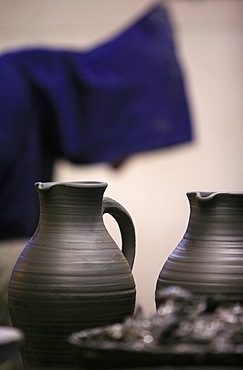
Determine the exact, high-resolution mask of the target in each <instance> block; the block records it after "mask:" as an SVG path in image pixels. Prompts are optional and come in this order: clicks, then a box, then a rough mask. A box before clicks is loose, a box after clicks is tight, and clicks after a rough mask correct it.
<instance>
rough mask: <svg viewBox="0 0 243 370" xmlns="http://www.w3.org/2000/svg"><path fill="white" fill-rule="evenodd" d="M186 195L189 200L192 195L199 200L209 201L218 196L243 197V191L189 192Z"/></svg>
mask: <svg viewBox="0 0 243 370" xmlns="http://www.w3.org/2000/svg"><path fill="white" fill-rule="evenodd" d="M186 195H187V197H188V198H189V197H190V196H192V195H195V197H196V199H197V200H200V201H208V200H210V199H213V198H214V197H215V196H218V195H221V196H231V195H232V196H234V195H242V196H243V191H188V192H187V193H186Z"/></svg>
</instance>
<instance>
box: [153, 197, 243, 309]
mask: <svg viewBox="0 0 243 370" xmlns="http://www.w3.org/2000/svg"><path fill="white" fill-rule="evenodd" d="M187 196H188V199H189V203H190V217H189V222H188V227H187V230H186V232H185V235H184V236H183V238H182V240H181V242H180V243H179V245H178V246H177V247H176V248H175V250H174V251H173V253H172V254H171V255H170V256H169V258H168V259H167V261H166V263H165V264H164V266H163V268H162V270H161V271H160V274H159V277H158V280H157V285H156V292H155V299H156V303H157V296H158V291H159V289H161V288H164V287H165V286H170V285H178V286H181V287H184V288H186V289H188V290H190V291H191V292H193V293H194V294H197V295H201V294H207V295H212V296H213V297H217V296H218V297H220V299H221V300H223V301H225V302H226V303H227V302H243V193H205V192H197V193H196V192H195V193H193V192H192V193H187Z"/></svg>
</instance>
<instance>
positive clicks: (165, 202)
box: [0, 0, 243, 314]
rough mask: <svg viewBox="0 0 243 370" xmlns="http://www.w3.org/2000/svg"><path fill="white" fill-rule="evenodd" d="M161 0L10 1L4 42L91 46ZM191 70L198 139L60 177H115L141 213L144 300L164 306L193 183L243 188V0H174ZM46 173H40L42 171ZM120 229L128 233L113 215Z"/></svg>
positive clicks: (62, 170)
mask: <svg viewBox="0 0 243 370" xmlns="http://www.w3.org/2000/svg"><path fill="white" fill-rule="evenodd" d="M152 3H154V1H151V0H147V1H146V0H144V1H142V0H123V1H120V0H96V1H95V0H72V1H70V0H41V1H39V0H18V1H16V0H0V9H1V12H0V51H1V52H4V51H6V50H8V49H12V48H16V47H18V48H19V47H25V46H27V45H29V46H33V45H34V46H36V45H51V46H64V47H71V48H75V47H90V46H93V45H95V44H97V43H99V42H102V41H103V40H106V38H107V37H110V36H111V35H112V34H113V33H115V32H118V31H119V30H120V29H122V28H123V27H126V25H127V24H128V23H129V22H130V21H133V19H134V17H135V16H137V15H139V14H142V13H143V11H144V9H146V7H147V5H149V4H152ZM167 5H168V8H169V9H170V10H171V15H172V17H173V19H174V28H175V35H176V40H177V45H178V54H179V56H180V60H181V64H182V66H183V68H184V71H185V76H186V80H187V86H188V94H189V97H190V104H191V111H192V115H193V120H194V129H195V134H196V139H195V141H194V142H193V143H192V144H189V145H184V146H181V147H176V148H173V149H168V150H161V151H157V152H154V153H150V154H142V155H136V156H134V157H132V158H130V159H129V161H128V162H127V163H125V165H124V166H123V167H122V168H121V169H120V170H118V171H115V170H112V169H110V168H109V167H108V166H106V165H98V166H92V167H83V166H72V165H70V164H69V163H66V162H65V163H58V164H57V167H56V176H55V177H56V179H57V180H67V181H69V180H84V179H86V180H87V179H88V180H89V179H96V180H104V181H107V182H108V184H109V186H108V189H107V191H106V195H107V196H110V197H113V198H115V199H116V200H118V201H119V202H121V203H122V204H123V205H124V206H125V207H126V208H127V210H128V211H129V212H130V214H131V215H132V218H133V220H134V224H135V227H136V234H137V254H136V261H135V266H134V270H133V271H134V276H135V279H136V284H137V292H138V294H137V297H138V298H137V303H138V304H141V305H142V307H143V308H144V310H145V313H146V314H151V313H152V312H154V289H155V283H156V279H157V276H158V273H159V271H160V269H161V267H162V265H163V263H164V262H165V260H166V258H167V256H168V255H169V254H170V253H171V251H172V250H173V249H174V248H175V246H176V245H177V243H178V242H179V240H180V239H181V237H182V236H183V233H184V231H185V228H186V225H187V220H188V211H189V210H188V203H187V199H186V196H185V193H186V192H187V191H194V190H208V191H211V190H212V191H243V165H242V158H243V145H242V139H243V120H242V118H243V104H242V103H243V101H242V96H243V68H242V67H243V65H242V61H243V47H242V43H243V27H242V26H243V18H242V17H243V1H241V0H224V1H221V0H201V1H200V0H195V1H190V0H188V1H186V0H177V1H173V0H170V1H167ZM37 180H38V179H37ZM105 220H106V223H107V225H108V227H109V228H110V230H111V232H112V233H113V236H114V238H115V239H116V240H117V241H118V242H119V233H118V231H117V227H116V225H115V223H114V222H113V221H112V220H110V217H109V216H107V217H106V218H105Z"/></svg>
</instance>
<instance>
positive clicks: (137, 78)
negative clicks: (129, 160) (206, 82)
mask: <svg viewBox="0 0 243 370" xmlns="http://www.w3.org/2000/svg"><path fill="white" fill-rule="evenodd" d="M191 126H192V125H191V119H190V114H189V108H188V101H187V96H186V92H185V86H184V81H183V75H182V71H181V68H180V65H179V63H178V60H177V56H176V50H175V45H174V42H173V34H172V27H171V23H170V20H169V17H168V13H167V11H166V9H164V8H163V7H161V6H155V7H153V8H152V9H151V10H150V11H149V12H147V13H146V14H145V15H144V16H143V17H141V18H140V19H138V20H137V21H135V22H134V24H132V25H131V26H130V27H129V28H127V29H126V30H125V31H124V32H122V33H120V34H119V35H116V36H115V37H114V38H113V39H111V40H109V41H107V42H105V43H103V44H101V45H99V46H97V47H95V48H93V49H91V50H88V51H74V50H56V49H48V48H39V49H32V48H30V49H25V50H15V51H12V52H8V53H5V54H3V55H1V57H0V205H1V212H0V239H4V238H9V237H26V236H31V235H32V233H33V231H34V229H35V227H36V224H37V221H38V214H39V205H38V199H37V194H36V191H35V188H34V186H33V185H34V183H35V182H36V181H50V180H51V178H52V170H53V164H54V162H55V160H56V159H58V158H66V159H68V160H70V161H72V162H76V163H79V164H91V163H97V162H106V163H110V164H113V165H114V166H115V165H116V163H119V162H120V161H122V160H123V159H124V158H126V157H128V156H129V155H132V154H133V153H137V152H143V151H147V150H152V149H158V148H162V147H167V146H170V145H175V144H179V143H183V142H188V141H190V140H191V139H192V127H191Z"/></svg>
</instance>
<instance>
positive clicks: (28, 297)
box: [8, 182, 136, 368]
mask: <svg viewBox="0 0 243 370" xmlns="http://www.w3.org/2000/svg"><path fill="white" fill-rule="evenodd" d="M106 186H107V184H106V183H99V182H74V183H37V184H36V188H37V191H38V194H39V198H40V219H39V225H38V227H37V230H36V232H35V234H34V235H33V237H32V238H31V240H30V241H29V243H28V244H27V245H26V246H25V248H24V250H23V252H22V253H21V255H20V257H19V259H18V261H17V263H16V265H15V267H14V270H13V273H12V276H11V279H10V283H9V290H8V299H9V307H10V314H11V319H12V322H13V325H14V326H16V327H18V328H21V329H22V330H23V332H24V334H25V343H24V346H22V348H21V355H22V358H23V362H24V364H25V365H26V366H27V367H31V368H32V367H35V368H36V367H42V368H48V367H56V368H58V367H64V366H65V367H67V368H68V367H70V368H75V358H74V356H73V348H72V347H71V345H69V344H68V342H67V337H68V336H69V335H70V334H71V333H72V332H74V331H77V330H81V329H83V328H89V327H95V326H101V325H107V324H110V323H114V322H119V321H122V320H123V319H124V317H126V316H127V315H131V314H132V313H133V312H134V307H135V296H136V289H135V283H134V279H133V275H132V272H131V269H132V266H133V261H134V255H135V232H134V226H133V222H132V220H131V217H130V216H129V214H128V213H127V211H126V210H125V209H124V208H123V207H122V206H121V205H120V204H119V203H117V202H115V201H114V200H112V199H110V198H103V193H104V190H105V188H106ZM104 213H110V214H111V215H112V216H113V217H114V218H115V219H116V220H117V222H118V225H119V227H120V231H121V237H122V251H121V250H120V249H119V247H118V246H117V245H116V244H115V242H114V240H113V239H112V238H111V236H110V235H109V233H108V232H107V230H106V228H105V226H104V223H103V214H104ZM122 252H123V253H122Z"/></svg>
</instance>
